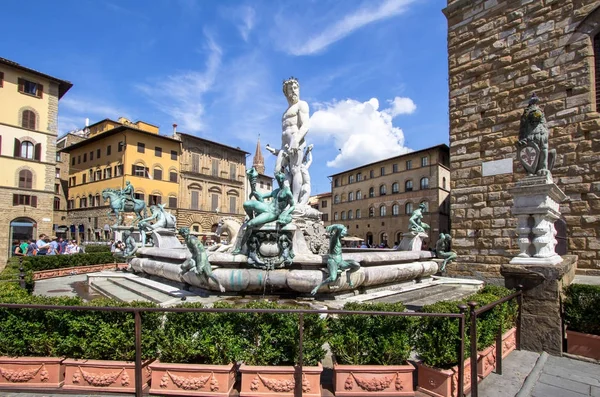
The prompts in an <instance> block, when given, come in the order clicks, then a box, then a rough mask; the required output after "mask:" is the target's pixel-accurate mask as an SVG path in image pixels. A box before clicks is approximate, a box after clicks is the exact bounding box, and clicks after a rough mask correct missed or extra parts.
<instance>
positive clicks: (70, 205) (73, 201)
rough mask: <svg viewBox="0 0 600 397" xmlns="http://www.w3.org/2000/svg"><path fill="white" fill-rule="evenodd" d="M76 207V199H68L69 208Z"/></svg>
mask: <svg viewBox="0 0 600 397" xmlns="http://www.w3.org/2000/svg"><path fill="white" fill-rule="evenodd" d="M73 208H75V200H67V209H68V210H72V209H73Z"/></svg>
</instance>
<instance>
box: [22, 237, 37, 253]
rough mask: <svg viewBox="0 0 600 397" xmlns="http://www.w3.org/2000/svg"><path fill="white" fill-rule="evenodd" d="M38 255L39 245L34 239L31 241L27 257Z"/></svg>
mask: <svg viewBox="0 0 600 397" xmlns="http://www.w3.org/2000/svg"><path fill="white" fill-rule="evenodd" d="M36 254H37V244H36V243H35V240H34V239H30V240H29V245H28V246H27V251H25V255H27V256H34V255H36Z"/></svg>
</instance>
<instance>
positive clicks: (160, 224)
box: [138, 204, 177, 245]
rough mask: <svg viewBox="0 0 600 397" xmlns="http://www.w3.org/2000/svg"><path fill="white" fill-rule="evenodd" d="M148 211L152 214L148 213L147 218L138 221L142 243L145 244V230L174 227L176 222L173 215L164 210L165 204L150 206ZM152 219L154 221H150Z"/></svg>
mask: <svg viewBox="0 0 600 397" xmlns="http://www.w3.org/2000/svg"><path fill="white" fill-rule="evenodd" d="M150 212H152V215H150V216H149V217H148V218H145V219H142V220H141V221H140V222H139V223H138V227H139V229H140V236H141V240H142V245H146V238H147V237H146V233H147V232H150V231H152V230H156V229H159V228H162V229H175V224H176V223H177V219H176V218H175V216H174V215H173V214H171V213H170V212H167V211H166V210H165V206H164V205H162V204H157V205H152V206H150ZM152 220H154V223H150V221H152Z"/></svg>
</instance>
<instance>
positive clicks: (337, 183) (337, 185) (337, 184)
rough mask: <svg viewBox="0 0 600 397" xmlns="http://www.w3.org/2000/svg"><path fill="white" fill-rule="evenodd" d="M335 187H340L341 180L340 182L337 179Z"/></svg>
mask: <svg viewBox="0 0 600 397" xmlns="http://www.w3.org/2000/svg"><path fill="white" fill-rule="evenodd" d="M333 185H334V186H335V187H339V186H340V180H339V179H337V178H335V182H334V183H333Z"/></svg>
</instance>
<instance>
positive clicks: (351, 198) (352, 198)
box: [348, 192, 354, 201]
mask: <svg viewBox="0 0 600 397" xmlns="http://www.w3.org/2000/svg"><path fill="white" fill-rule="evenodd" d="M348 201H354V192H350V193H348Z"/></svg>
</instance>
